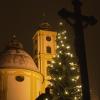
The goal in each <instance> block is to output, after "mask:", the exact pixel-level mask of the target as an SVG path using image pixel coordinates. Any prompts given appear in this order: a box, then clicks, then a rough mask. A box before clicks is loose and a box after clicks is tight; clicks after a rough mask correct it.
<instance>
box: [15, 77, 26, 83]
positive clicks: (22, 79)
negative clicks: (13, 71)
mask: <svg viewBox="0 0 100 100" xmlns="http://www.w3.org/2000/svg"><path fill="white" fill-rule="evenodd" d="M16 81H18V82H22V81H24V76H16Z"/></svg>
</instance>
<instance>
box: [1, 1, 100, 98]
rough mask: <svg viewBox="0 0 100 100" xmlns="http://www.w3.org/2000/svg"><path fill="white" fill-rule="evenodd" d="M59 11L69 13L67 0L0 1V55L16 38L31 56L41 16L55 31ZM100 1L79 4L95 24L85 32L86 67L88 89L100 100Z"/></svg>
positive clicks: (70, 8)
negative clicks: (10, 39) (13, 38)
mask: <svg viewBox="0 0 100 100" xmlns="http://www.w3.org/2000/svg"><path fill="white" fill-rule="evenodd" d="M61 8H66V9H68V10H72V5H71V0H2V1H0V51H1V50H2V49H3V48H4V45H5V44H6V43H7V41H8V39H9V38H10V37H11V34H16V36H17V38H18V39H19V40H20V41H21V42H22V43H23V45H24V47H25V49H26V50H27V51H28V52H29V53H30V54H32V36H33V34H34V30H35V28H36V26H37V25H38V24H39V23H41V21H42V19H43V13H45V14H46V20H48V22H49V23H50V24H51V25H52V26H53V27H55V28H56V26H57V25H58V23H59V21H60V18H59V16H58V14H57V12H58V11H59V10H60V9H61ZM99 9H100V0H83V8H82V10H83V14H85V15H90V16H91V15H93V16H95V17H96V18H97V20H98V23H97V24H96V25H95V26H89V27H88V28H87V29H86V30H85V43H86V52H87V63H88V69H89V78H90V83H91V88H92V90H93V92H94V93H96V94H98V95H99V96H100V86H99V84H100V77H99V76H100V34H99V33H100V28H99V26H100V22H99V20H100V11H99Z"/></svg>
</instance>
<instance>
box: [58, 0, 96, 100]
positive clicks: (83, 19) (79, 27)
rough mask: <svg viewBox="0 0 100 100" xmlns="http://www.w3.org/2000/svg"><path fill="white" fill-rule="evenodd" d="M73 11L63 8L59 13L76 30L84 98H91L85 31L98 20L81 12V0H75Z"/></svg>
mask: <svg viewBox="0 0 100 100" xmlns="http://www.w3.org/2000/svg"><path fill="white" fill-rule="evenodd" d="M72 4H73V9H74V11H73V12H70V11H67V10H66V9H65V8H63V9H61V10H60V11H59V12H58V14H59V15H60V16H61V17H62V19H64V20H65V21H66V22H67V23H69V24H70V25H71V26H72V27H73V29H74V32H75V50H76V54H77V56H78V58H79V65H80V72H81V81H82V93H83V94H82V100H90V88H89V81H88V71H87V62H86V55H85V44H84V31H83V29H84V28H86V27H87V26H88V25H94V24H96V22H97V20H96V19H95V18H94V17H93V16H85V15H82V14H81V5H82V3H81V1H80V0H73V1H72Z"/></svg>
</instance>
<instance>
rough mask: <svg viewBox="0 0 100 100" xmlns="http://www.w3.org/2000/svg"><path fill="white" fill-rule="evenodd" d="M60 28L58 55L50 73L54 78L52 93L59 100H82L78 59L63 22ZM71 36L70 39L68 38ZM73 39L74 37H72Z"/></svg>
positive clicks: (52, 80)
mask: <svg viewBox="0 0 100 100" xmlns="http://www.w3.org/2000/svg"><path fill="white" fill-rule="evenodd" d="M59 25H60V28H59V32H58V34H57V40H56V41H57V50H56V51H57V54H56V57H54V59H53V62H52V65H53V67H50V69H49V73H50V75H51V77H52V79H51V80H50V82H51V83H52V86H51V88H52V91H53V96H54V98H58V99H57V100H61V98H62V99H64V100H75V99H76V100H81V99H79V98H81V94H82V92H81V88H79V87H80V86H81V83H80V82H81V81H80V73H79V68H78V64H77V58H76V56H75V54H74V52H73V51H74V50H73V49H72V47H73V45H72V42H70V39H71V40H72V38H70V36H69V34H68V33H67V31H66V29H65V28H64V24H63V23H62V22H60V23H59ZM68 36H69V37H68ZM71 37H72V36H71Z"/></svg>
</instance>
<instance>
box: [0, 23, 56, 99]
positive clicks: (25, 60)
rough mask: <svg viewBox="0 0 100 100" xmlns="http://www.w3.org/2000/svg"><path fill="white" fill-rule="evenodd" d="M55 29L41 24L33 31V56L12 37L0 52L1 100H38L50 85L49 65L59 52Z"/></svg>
mask: <svg viewBox="0 0 100 100" xmlns="http://www.w3.org/2000/svg"><path fill="white" fill-rule="evenodd" d="M56 34H57V33H56V32H55V31H54V30H52V28H51V26H50V25H49V24H48V23H42V24H41V25H40V26H39V28H38V29H37V31H36V33H35V34H34V36H33V38H32V40H33V58H32V57H31V56H30V55H29V54H28V53H27V52H26V51H25V50H24V48H23V46H22V44H21V43H20V42H19V41H18V40H17V39H16V36H13V37H12V38H11V40H10V41H9V43H8V45H7V46H6V47H5V49H4V50H3V52H2V53H1V54H0V100H35V99H36V98H37V97H38V96H39V95H40V94H41V93H43V92H44V90H45V88H46V87H47V86H48V85H50V82H49V80H50V76H49V74H48V66H49V65H50V63H51V60H52V58H53V57H54V56H55V55H56Z"/></svg>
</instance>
